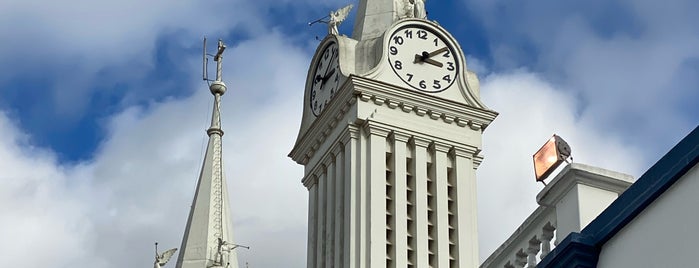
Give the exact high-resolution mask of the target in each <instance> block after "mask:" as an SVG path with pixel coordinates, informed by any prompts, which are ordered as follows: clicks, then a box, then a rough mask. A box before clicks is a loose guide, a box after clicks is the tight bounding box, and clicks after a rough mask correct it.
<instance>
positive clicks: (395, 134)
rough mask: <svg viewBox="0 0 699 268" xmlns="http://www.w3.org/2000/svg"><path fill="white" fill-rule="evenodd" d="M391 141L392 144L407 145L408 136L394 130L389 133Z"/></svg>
mask: <svg viewBox="0 0 699 268" xmlns="http://www.w3.org/2000/svg"><path fill="white" fill-rule="evenodd" d="M391 139H393V141H394V142H396V141H400V142H403V143H408V141H410V135H408V134H405V133H403V132H400V131H395V130H394V131H393V132H392V133H391Z"/></svg>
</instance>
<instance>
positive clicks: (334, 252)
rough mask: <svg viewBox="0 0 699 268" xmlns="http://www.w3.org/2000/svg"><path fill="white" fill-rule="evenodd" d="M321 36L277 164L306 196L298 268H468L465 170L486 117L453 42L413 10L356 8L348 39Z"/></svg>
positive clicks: (474, 247) (375, 0)
mask: <svg viewBox="0 0 699 268" xmlns="http://www.w3.org/2000/svg"><path fill="white" fill-rule="evenodd" d="M421 10H422V11H421ZM330 24H331V25H333V23H330ZM331 27H332V26H331ZM329 32H330V33H331V34H329V35H328V36H327V37H326V38H325V39H323V40H322V41H321V42H320V45H319V46H318V49H317V51H316V54H315V56H314V58H313V60H312V62H311V66H310V68H309V72H308V77H307V82H306V88H305V94H304V96H305V97H304V109H303V110H304V111H303V118H302V123H301V128H300V131H299V135H298V138H297V141H296V144H295V146H294V148H293V150H292V151H291V153H290V154H289V156H290V157H291V158H292V159H293V160H294V161H296V162H297V163H299V164H301V165H303V166H304V167H305V171H304V177H303V180H302V182H303V184H304V186H306V188H307V189H308V191H309V207H308V251H307V252H308V255H307V266H308V267H476V266H477V265H478V238H477V226H476V223H477V217H476V181H475V180H476V175H475V171H476V169H477V168H478V166H479V164H480V163H481V161H482V160H483V157H482V156H481V154H480V152H481V150H482V148H481V135H482V133H483V131H484V130H485V128H486V127H487V126H488V125H489V124H490V123H491V122H492V121H493V120H494V119H495V117H496V116H497V113H496V112H495V111H492V110H490V109H488V108H487V107H486V106H485V105H484V104H483V103H482V102H481V101H480V96H479V83H478V78H477V77H476V75H475V74H474V73H473V72H471V71H469V70H468V69H467V66H466V61H465V56H464V53H463V51H462V50H461V48H460V47H459V45H458V43H457V42H456V40H455V39H454V38H453V37H452V36H451V35H450V34H449V33H448V32H447V31H446V30H445V29H443V28H442V27H440V26H439V25H438V24H437V23H435V22H433V21H429V20H427V19H426V18H425V17H424V4H423V3H422V1H412V3H411V1H399V0H362V1H360V4H359V8H358V12H357V18H356V20H355V27H354V33H353V36H352V37H351V38H350V37H347V36H343V35H338V34H334V32H336V31H333V29H331V30H330V31H329Z"/></svg>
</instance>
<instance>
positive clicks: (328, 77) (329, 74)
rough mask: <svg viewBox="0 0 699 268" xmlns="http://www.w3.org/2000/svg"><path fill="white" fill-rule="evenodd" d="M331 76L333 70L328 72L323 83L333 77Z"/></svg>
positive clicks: (333, 72)
mask: <svg viewBox="0 0 699 268" xmlns="http://www.w3.org/2000/svg"><path fill="white" fill-rule="evenodd" d="M333 74H335V68H333V70H332V71H330V73H328V74H327V75H326V76H325V77H323V83H325V82H326V81H328V79H330V77H331V76H333Z"/></svg>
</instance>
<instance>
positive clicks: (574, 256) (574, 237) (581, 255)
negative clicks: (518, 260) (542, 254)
mask: <svg viewBox="0 0 699 268" xmlns="http://www.w3.org/2000/svg"><path fill="white" fill-rule="evenodd" d="M594 243H595V241H594V239H593V238H592V237H590V236H584V235H582V234H579V233H571V234H570V235H568V236H566V238H565V239H563V241H561V242H560V243H559V244H558V246H557V247H556V248H554V249H553V251H551V253H549V255H547V256H546V258H544V259H543V260H541V263H539V265H538V266H537V267H555V268H570V267H578V268H594V267H596V266H597V259H598V258H599V248H597V247H595V245H594Z"/></svg>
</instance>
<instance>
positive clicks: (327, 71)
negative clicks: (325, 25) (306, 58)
mask: <svg viewBox="0 0 699 268" xmlns="http://www.w3.org/2000/svg"><path fill="white" fill-rule="evenodd" d="M338 53H339V51H338V46H337V43H330V44H329V45H327V46H326V47H325V49H324V50H323V52H321V54H320V58H319V59H318V64H317V65H316V69H315V72H314V73H313V76H312V77H311V79H313V81H311V85H312V86H311V95H310V104H311V110H312V111H313V115H315V116H318V115H320V113H321V112H323V109H325V107H327V106H328V103H330V100H331V99H332V97H333V96H334V95H335V93H337V90H338V89H339V85H340V63H339V60H338Z"/></svg>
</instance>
